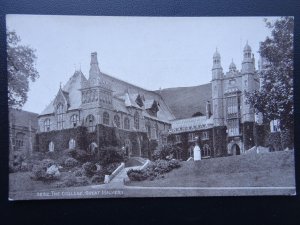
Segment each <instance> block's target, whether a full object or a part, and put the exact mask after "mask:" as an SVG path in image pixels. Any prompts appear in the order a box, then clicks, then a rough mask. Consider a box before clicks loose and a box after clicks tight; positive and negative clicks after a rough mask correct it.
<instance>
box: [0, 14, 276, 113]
mask: <svg viewBox="0 0 300 225" xmlns="http://www.w3.org/2000/svg"><path fill="white" fill-rule="evenodd" d="M270 19H274V18H270ZM6 20H7V26H8V28H9V29H10V30H15V31H16V32H17V34H18V35H19V36H20V38H21V39H22V44H24V45H29V46H31V47H32V48H34V49H36V55H37V57H38V59H37V64H36V68H37V70H38V71H39V73H40V78H39V79H38V80H37V81H36V82H35V83H32V84H31V86H30V91H29V93H28V101H27V102H26V104H25V105H24V107H23V109H24V110H28V111H32V112H36V113H40V112H41V111H42V110H43V109H44V108H45V106H46V105H47V104H49V103H50V101H51V100H52V99H53V98H54V97H55V95H56V93H57V91H58V88H59V84H60V82H62V84H65V83H66V82H67V81H68V79H69V78H70V77H71V76H72V75H73V73H74V71H75V69H79V68H80V66H81V70H82V72H83V73H84V75H85V76H86V77H87V78H88V71H89V63H90V53H91V52H94V51H96V52H97V53H98V61H99V66H100V70H101V71H102V72H104V73H107V74H109V75H112V76H114V77H117V78H119V79H121V80H124V81H128V82H130V83H132V84H135V85H138V86H140V87H143V88H146V89H148V90H157V89H159V88H160V87H161V88H169V87H184V86H195V85H200V84H204V83H208V82H210V80H211V67H212V56H213V53H214V52H215V50H216V47H217V48H218V51H219V52H220V54H221V58H222V59H221V63H222V66H223V69H224V71H228V67H229V64H230V63H231V60H232V59H233V61H234V62H235V63H236V65H237V68H238V69H240V68H241V61H242V50H243V47H244V45H245V43H246V41H247V40H248V43H249V45H250V46H251V47H252V51H253V53H254V55H255V57H256V62H257V60H258V53H257V51H258V49H259V42H260V41H263V40H264V39H265V37H266V36H268V35H270V30H269V29H268V28H266V27H265V23H264V21H263V17H95V16H34V15H8V16H7V18H6ZM195 97H196V96H195Z"/></svg>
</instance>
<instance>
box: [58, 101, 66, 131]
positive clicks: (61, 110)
mask: <svg viewBox="0 0 300 225" xmlns="http://www.w3.org/2000/svg"><path fill="white" fill-rule="evenodd" d="M56 114H57V129H58V130H61V129H63V128H64V105H63V104H58V105H57V109H56Z"/></svg>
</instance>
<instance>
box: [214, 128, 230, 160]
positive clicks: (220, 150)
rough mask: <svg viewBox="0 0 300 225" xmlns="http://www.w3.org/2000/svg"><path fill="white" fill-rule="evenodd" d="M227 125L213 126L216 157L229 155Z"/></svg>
mask: <svg viewBox="0 0 300 225" xmlns="http://www.w3.org/2000/svg"><path fill="white" fill-rule="evenodd" d="M226 137H227V134H226V126H219V127H214V128H213V143H214V154H215V157H220V156H225V155H227V146H226V145H227V140H226V139H227V138H226Z"/></svg>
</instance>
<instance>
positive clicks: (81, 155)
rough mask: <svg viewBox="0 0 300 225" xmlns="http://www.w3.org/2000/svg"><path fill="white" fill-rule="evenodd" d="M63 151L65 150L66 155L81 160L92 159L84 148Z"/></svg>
mask: <svg viewBox="0 0 300 225" xmlns="http://www.w3.org/2000/svg"><path fill="white" fill-rule="evenodd" d="M63 152H64V155H66V156H69V157H71V158H74V159H76V160H78V161H80V162H87V161H89V160H90V159H91V156H90V155H89V154H88V153H87V152H86V151H84V150H80V149H66V150H64V151H63Z"/></svg>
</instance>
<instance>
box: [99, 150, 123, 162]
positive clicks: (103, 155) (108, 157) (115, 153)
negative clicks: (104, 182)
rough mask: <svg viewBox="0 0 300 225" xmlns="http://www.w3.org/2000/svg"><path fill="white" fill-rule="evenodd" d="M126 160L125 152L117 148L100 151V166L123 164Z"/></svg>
mask: <svg viewBox="0 0 300 225" xmlns="http://www.w3.org/2000/svg"><path fill="white" fill-rule="evenodd" d="M124 159H125V155H124V152H123V151H122V150H121V149H118V148H116V147H106V148H103V149H101V151H100V164H101V165H102V166H107V165H109V164H111V163H119V162H123V161H124Z"/></svg>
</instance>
